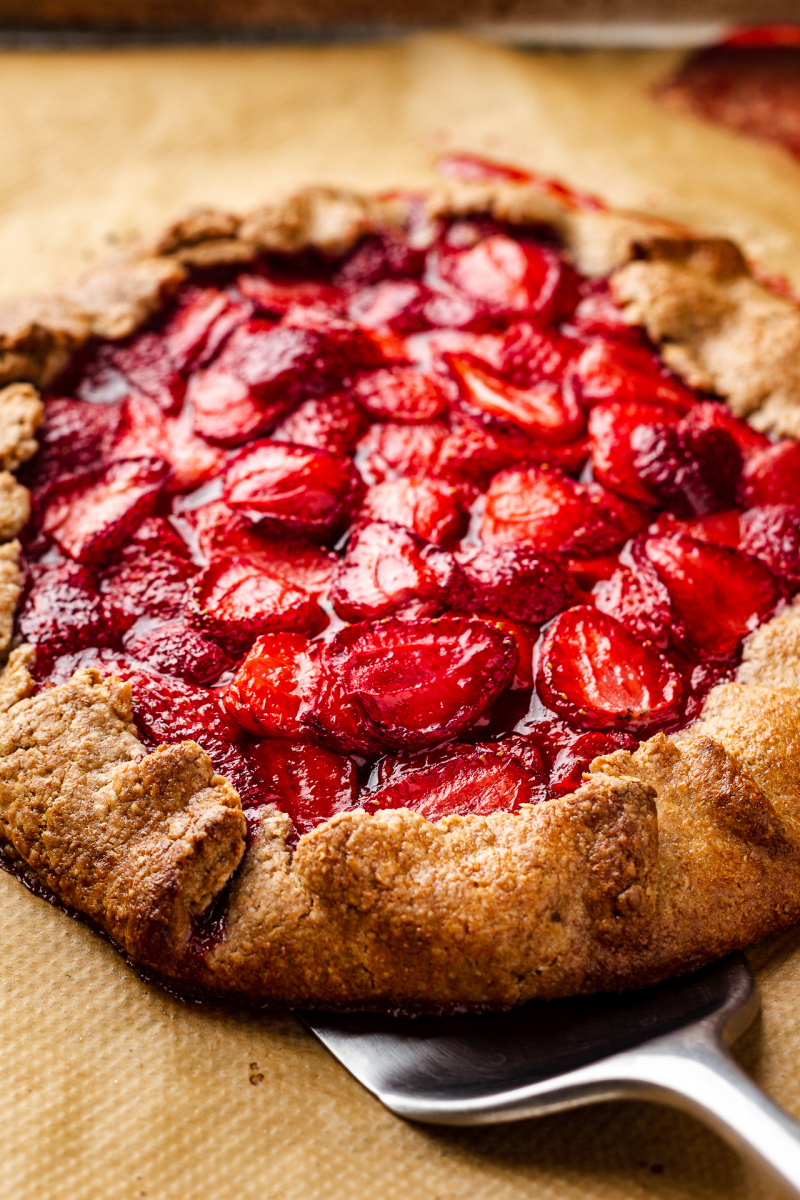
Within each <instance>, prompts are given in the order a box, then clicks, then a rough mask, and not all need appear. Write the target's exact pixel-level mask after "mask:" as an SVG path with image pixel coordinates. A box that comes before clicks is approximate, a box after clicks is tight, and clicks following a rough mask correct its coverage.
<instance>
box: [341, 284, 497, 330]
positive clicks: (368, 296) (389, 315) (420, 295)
mask: <svg viewBox="0 0 800 1200" xmlns="http://www.w3.org/2000/svg"><path fill="white" fill-rule="evenodd" d="M434 295H435V293H434V292H432V291H431V289H430V288H428V287H425V285H424V284H422V283H418V282H417V281H416V280H413V279H385V280H383V281H382V282H379V283H374V284H370V285H368V286H366V287H363V288H360V289H359V290H358V291H356V292H354V293H353V294H352V295H351V297H350V301H349V304H348V306H347V312H348V315H349V316H350V318H351V319H352V320H353V321H356V322H357V323H358V324H359V325H361V326H363V328H364V329H384V330H386V329H388V330H392V331H393V332H394V333H418V332H419V331H420V330H421V329H427V328H429V326H430V324H431V322H430V321H429V320H428V318H427V316H426V313H425V309H426V304H427V302H428V301H429V300H430V298H431V297H433V296H434ZM465 307H466V308H467V309H468V310H469V318H470V319H471V318H472V316H473V315H474V311H475V310H474V306H473V305H472V304H470V303H469V302H467V304H466V306H465ZM458 323H459V322H457V324H458Z"/></svg>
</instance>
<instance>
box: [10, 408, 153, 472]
mask: <svg viewBox="0 0 800 1200" xmlns="http://www.w3.org/2000/svg"><path fill="white" fill-rule="evenodd" d="M122 413H123V408H122V405H120V404H90V403H89V402H88V401H86V400H73V399H71V398H70V397H68V396H47V397H46V398H45V405H44V423H43V425H42V427H41V429H40V430H39V432H38V434H37V439H38V441H39V452H38V454H37V455H36V458H35V460H34V464H33V469H34V472H35V486H36V489H37V491H44V489H45V488H46V487H47V485H48V484H49V483H51V482H52V481H53V480H55V479H57V478H59V477H63V476H64V475H80V474H82V473H83V472H85V471H91V470H94V469H96V468H97V465H98V463H104V462H106V461H107V451H108V449H109V447H111V446H112V445H113V444H114V442H115V441H116V439H117V437H118V432H119V427H120V421H121V419H122ZM148 453H150V452H149V451H148ZM129 457H133V456H129ZM136 457H138V456H136Z"/></svg>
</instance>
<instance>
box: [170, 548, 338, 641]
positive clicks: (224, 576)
mask: <svg viewBox="0 0 800 1200" xmlns="http://www.w3.org/2000/svg"><path fill="white" fill-rule="evenodd" d="M188 612H189V617H190V620H191V622H192V624H193V625H194V626H196V627H197V628H198V629H201V630H205V631H207V632H208V633H210V634H211V636H212V637H213V638H215V639H216V640H217V641H219V642H221V643H222V644H223V645H224V646H228V647H230V648H231V649H232V650H233V651H234V652H236V651H237V650H243V649H245V648H246V647H247V646H249V645H250V644H251V643H252V642H253V641H254V640H255V638H257V637H258V636H259V634H262V633H279V632H284V631H286V632H289V631H291V632H293V633H307V634H315V633H319V632H320V630H321V629H324V628H325V625H326V624H327V619H326V617H325V614H324V613H323V611H322V609H321V608H320V606H319V604H318V603H317V601H316V600H315V599H314V597H313V596H310V595H309V594H308V592H303V591H301V590H300V589H299V588H295V587H292V586H291V585H290V584H286V583H283V582H282V581H281V580H279V579H275V578H274V576H272V575H267V574H265V573H264V572H263V571H262V570H261V569H260V568H259V567H258V565H257V564H255V563H253V562H251V561H250V559H247V558H220V559H218V560H217V561H216V562H214V563H212V564H211V566H209V567H206V569H205V571H203V572H202V573H201V574H200V575H199V577H198V579H197V581H196V583H195V585H194V590H193V593H192V601H191V604H190V606H189V609H188Z"/></svg>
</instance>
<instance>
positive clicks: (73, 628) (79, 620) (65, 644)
mask: <svg viewBox="0 0 800 1200" xmlns="http://www.w3.org/2000/svg"><path fill="white" fill-rule="evenodd" d="M131 620H132V618H131V617H129V616H127V615H126V613H125V612H123V611H122V610H121V609H120V608H119V607H118V606H117V605H116V604H114V602H113V600H112V599H111V598H110V597H106V596H101V595H100V594H99V592H98V588H97V581H96V579H95V577H94V575H93V574H92V572H91V571H90V570H88V568H86V567H83V566H80V565H79V564H78V563H72V562H64V563H58V564H57V565H56V566H53V567H46V568H44V569H42V570H39V571H37V573H36V576H35V579H34V582H33V584H32V586H31V587H30V588H29V589H28V590H27V592H26V594H25V596H24V599H23V601H22V603H21V605H20V608H19V611H18V613H17V621H16V628H17V633H18V634H19V636H20V637H21V638H22V639H23V640H24V641H28V642H32V643H33V644H34V645H35V646H36V648H37V654H38V655H39V656H40V657H41V656H44V657H46V659H47V662H48V664H49V663H50V662H51V661H52V659H53V658H55V657H56V656H57V655H59V654H74V653H75V652H76V651H78V650H83V649H84V648H85V647H87V646H120V645H121V644H122V638H123V636H124V634H125V631H126V629H127V628H128V626H129V625H130V624H131ZM39 665H41V664H39Z"/></svg>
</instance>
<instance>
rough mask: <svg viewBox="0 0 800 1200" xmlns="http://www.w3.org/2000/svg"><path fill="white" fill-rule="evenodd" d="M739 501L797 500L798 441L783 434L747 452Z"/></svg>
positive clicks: (752, 504)
mask: <svg viewBox="0 0 800 1200" xmlns="http://www.w3.org/2000/svg"><path fill="white" fill-rule="evenodd" d="M740 495H741V504H742V506H743V507H744V508H753V507H755V505H757V504H800V443H798V442H793V441H790V440H789V439H788V438H785V439H784V440H783V441H782V442H775V443H771V444H770V445H769V446H766V447H765V448H764V449H762V450H759V451H756V452H755V453H753V454H751V455H749V456H748V458H747V460H746V462H745V465H744V470H743V471H742V483H741V488H740Z"/></svg>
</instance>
